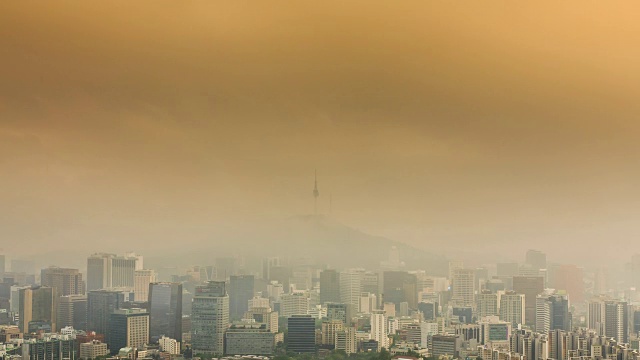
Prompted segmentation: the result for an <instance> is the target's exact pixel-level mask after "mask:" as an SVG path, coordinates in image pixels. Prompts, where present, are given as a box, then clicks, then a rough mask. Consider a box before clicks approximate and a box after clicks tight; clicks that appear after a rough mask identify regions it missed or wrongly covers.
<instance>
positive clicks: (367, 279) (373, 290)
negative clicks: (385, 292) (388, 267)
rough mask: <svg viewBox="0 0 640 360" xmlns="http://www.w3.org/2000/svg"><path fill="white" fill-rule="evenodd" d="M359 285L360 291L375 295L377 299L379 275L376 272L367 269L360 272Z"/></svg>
mask: <svg viewBox="0 0 640 360" xmlns="http://www.w3.org/2000/svg"><path fill="white" fill-rule="evenodd" d="M360 281H361V285H362V292H368V293H370V294H374V295H376V297H377V298H378V299H380V297H379V296H378V295H380V277H379V276H378V274H377V273H374V272H371V271H367V272H364V273H363V274H362V279H361V280H360Z"/></svg>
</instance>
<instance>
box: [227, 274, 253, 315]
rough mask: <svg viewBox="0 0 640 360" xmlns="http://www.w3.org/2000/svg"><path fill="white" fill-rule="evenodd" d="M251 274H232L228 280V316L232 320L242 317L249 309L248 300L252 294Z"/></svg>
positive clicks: (251, 297)
mask: <svg viewBox="0 0 640 360" xmlns="http://www.w3.org/2000/svg"><path fill="white" fill-rule="evenodd" d="M254 282H255V281H254V277H253V275H232V276H231V278H230V281H229V317H230V319H232V320H239V319H242V316H243V315H244V313H245V312H247V310H249V300H251V299H253V295H254V286H255V284H254Z"/></svg>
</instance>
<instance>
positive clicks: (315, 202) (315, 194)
mask: <svg viewBox="0 0 640 360" xmlns="http://www.w3.org/2000/svg"><path fill="white" fill-rule="evenodd" d="M313 179H314V180H313V182H314V185H313V208H314V212H315V214H316V215H318V197H319V196H320V192H319V191H318V170H314V175H313Z"/></svg>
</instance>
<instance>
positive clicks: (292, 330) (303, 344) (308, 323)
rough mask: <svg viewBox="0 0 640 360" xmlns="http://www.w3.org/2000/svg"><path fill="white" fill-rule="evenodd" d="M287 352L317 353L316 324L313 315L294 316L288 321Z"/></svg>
mask: <svg viewBox="0 0 640 360" xmlns="http://www.w3.org/2000/svg"><path fill="white" fill-rule="evenodd" d="M287 329H288V336H287V351H290V352H293V353H298V354H301V353H315V352H316V323H315V319H314V318H313V317H311V315H293V316H291V317H289V318H288V319H287Z"/></svg>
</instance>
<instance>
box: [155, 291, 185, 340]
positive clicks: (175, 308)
mask: <svg viewBox="0 0 640 360" xmlns="http://www.w3.org/2000/svg"><path fill="white" fill-rule="evenodd" d="M149 335H150V336H151V339H152V341H155V340H157V339H159V338H160V337H162V336H167V337H169V338H171V339H175V340H176V341H178V342H182V284H180V283H151V284H149Z"/></svg>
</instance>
